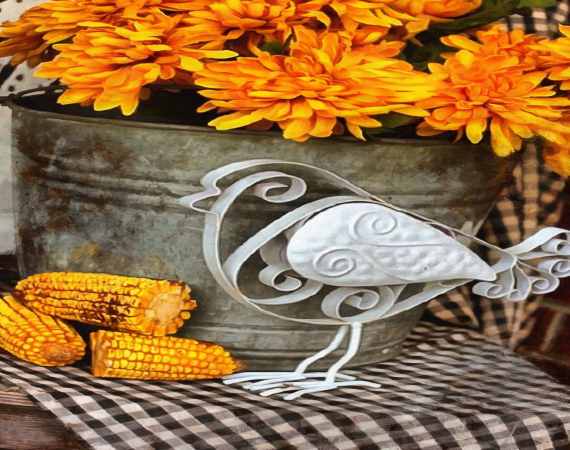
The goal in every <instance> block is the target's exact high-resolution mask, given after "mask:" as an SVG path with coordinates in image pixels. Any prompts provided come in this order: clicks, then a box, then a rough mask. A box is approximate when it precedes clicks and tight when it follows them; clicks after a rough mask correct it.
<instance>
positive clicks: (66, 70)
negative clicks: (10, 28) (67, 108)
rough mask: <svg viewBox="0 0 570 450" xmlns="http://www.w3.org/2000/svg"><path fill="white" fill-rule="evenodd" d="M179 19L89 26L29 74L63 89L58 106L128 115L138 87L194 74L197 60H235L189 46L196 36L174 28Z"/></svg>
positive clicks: (226, 54) (156, 18)
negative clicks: (56, 82) (55, 80)
mask: <svg viewBox="0 0 570 450" xmlns="http://www.w3.org/2000/svg"><path fill="white" fill-rule="evenodd" d="M180 19H181V16H174V17H170V16H166V15H164V14H162V13H155V14H153V15H150V16H147V17H146V18H145V20H131V21H129V23H128V24H127V25H125V26H122V27H116V26H112V25H106V24H104V23H91V26H90V27H89V28H87V29H85V30H81V31H80V32H78V33H77V35H76V36H75V38H74V39H73V43H71V44H58V45H56V46H55V48H56V50H57V51H59V52H60V53H59V55H58V56H57V57H56V58H55V59H54V60H53V61H50V62H46V63H43V64H42V65H41V66H40V68H39V69H38V71H37V72H36V74H35V75H36V76H39V77H44V78H59V79H60V81H61V83H62V84H64V85H66V86H67V87H68V88H67V90H66V91H65V92H64V93H63V94H62V95H61V96H60V97H59V99H58V102H59V103H61V104H64V105H65V104H70V103H81V104H93V106H94V108H95V110H97V111H103V110H107V109H111V108H115V107H120V108H121V111H122V112H123V114H125V115H130V114H132V113H133V112H134V111H135V110H136V108H137V106H138V103H139V99H141V98H144V97H145V96H146V95H147V92H146V91H145V90H144V89H143V87H144V86H146V85H148V84H151V83H155V82H159V81H165V80H174V79H175V77H176V76H177V73H178V72H182V73H183V72H193V71H196V70H199V69H201V68H202V63H201V62H200V61H199V60H200V59H202V58H228V57H233V56H235V53H234V52H232V51H228V50H203V49H197V48H194V47H193V46H194V45H195V44H196V37H195V36H194V35H193V34H192V33H190V32H188V30H187V29H186V28H180V27H178V24H179V22H180Z"/></svg>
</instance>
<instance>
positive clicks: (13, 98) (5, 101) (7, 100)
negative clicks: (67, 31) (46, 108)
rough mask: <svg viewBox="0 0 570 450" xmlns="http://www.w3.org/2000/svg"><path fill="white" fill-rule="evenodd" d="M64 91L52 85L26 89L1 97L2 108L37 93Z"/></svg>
mask: <svg viewBox="0 0 570 450" xmlns="http://www.w3.org/2000/svg"><path fill="white" fill-rule="evenodd" d="M1 1H2V0H0V2H1ZM62 89H63V86H61V85H57V84H50V85H49V86H42V87H38V88H33V89H25V90H23V91H20V92H16V93H15V94H9V95H3V96H0V106H7V107H8V108H11V107H12V105H14V104H15V103H17V100H19V99H21V98H24V97H26V96H28V95H31V94H37V93H42V94H51V93H53V92H57V91H60V90H62Z"/></svg>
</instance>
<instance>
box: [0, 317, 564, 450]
mask: <svg viewBox="0 0 570 450" xmlns="http://www.w3.org/2000/svg"><path fill="white" fill-rule="evenodd" d="M345 372H346V373H348V374H351V375H357V376H359V377H361V378H362V379H365V380H370V381H372V380H373V381H376V382H380V383H382V387H381V388H380V389H378V390H375V391H369V390H365V389H360V388H358V389H357V388H345V389H342V390H339V391H336V392H325V393H320V394H317V395H311V396H306V397H302V398H301V399H298V400H295V401H294V402H285V401H283V400H280V399H279V398H269V399H264V398H262V397H260V396H258V395H256V394H252V393H248V392H245V391H243V390H242V389H240V388H238V387H232V386H224V385H223V384H222V383H221V382H188V383H172V382H171V383H164V382H162V383H161V382H141V381H126V380H117V381H113V380H104V379H97V378H94V377H91V376H90V375H89V374H88V373H87V372H85V371H83V370H81V369H77V368H61V369H46V368H41V367H37V366H32V365H29V364H26V363H23V362H20V361H16V360H15V359H13V358H12V357H10V356H8V355H6V354H0V374H1V375H2V376H3V377H4V378H6V379H9V380H11V382H13V383H15V384H16V385H18V386H20V387H21V388H22V389H23V390H24V391H25V392H27V393H28V394H29V395H30V396H32V397H33V398H34V399H35V400H36V401H37V402H39V403H40V404H41V405H42V406H43V407H44V408H46V409H48V410H50V411H51V412H52V413H54V414H55V415H56V416H57V417H58V418H59V419H60V420H61V421H62V422H63V423H64V424H65V425H67V426H68V427H69V428H70V429H71V430H73V431H75V432H76V433H77V435H78V436H80V437H81V438H82V439H83V440H84V441H85V442H86V443H87V444H89V445H90V446H91V447H93V448H94V449H97V450H99V449H100V450H103V449H105V450H111V449H112V450H122V449H136V450H147V449H148V450H151V449H152V450H162V449H177V450H180V449H197V450H202V449H204V450H206V449H208V450H214V449H215V450H225V449H236V448H239V449H256V450H264V449H303V450H308V449H323V450H329V449H330V450H332V449H347V450H352V449H357V448H358V449H382V450H396V449H403V450H416V449H422V450H436V449H438V450H441V449H447V450H451V449H457V450H458V449H461V450H491V449H516V448H518V449H529V450H530V449H536V450H538V449H541V450H546V449H559V450H562V449H567V448H570V439H569V436H570V390H569V389H568V388H566V387H564V386H561V385H559V384H557V383H556V382H555V381H553V380H552V379H550V378H549V377H548V376H547V375H545V374H544V373H542V372H541V371H540V370H539V369H537V368H535V367H534V366H533V365H532V364H530V363H528V362H526V361H524V360H522V359H521V358H520V357H518V356H516V355H514V354H513V353H511V352H510V351H509V350H505V349H504V348H502V347H500V346H499V345H498V344H494V343H491V342H489V341H488V340H486V339H484V338H483V337H482V336H481V335H478V334H476V333H475V332H471V331H467V330H461V331H458V330H457V329H453V328H445V327H436V326H433V325H427V326H421V327H418V328H417V329H416V330H415V332H414V333H413V334H412V336H411V337H410V338H409V339H408V340H407V341H406V343H405V348H404V352H403V354H402V356H400V357H398V358H396V359H394V360H392V361H389V362H385V363H382V364H378V365H375V366H371V367H365V368H363V369H359V370H357V371H356V370H347V371H345Z"/></svg>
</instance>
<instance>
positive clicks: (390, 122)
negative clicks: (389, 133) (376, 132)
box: [376, 112, 419, 128]
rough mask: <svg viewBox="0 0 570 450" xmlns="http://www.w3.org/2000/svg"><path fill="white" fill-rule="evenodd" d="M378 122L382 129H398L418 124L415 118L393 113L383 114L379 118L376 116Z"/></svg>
mask: <svg viewBox="0 0 570 450" xmlns="http://www.w3.org/2000/svg"><path fill="white" fill-rule="evenodd" d="M376 119H378V120H379V121H380V122H382V128H398V127H403V126H405V125H411V124H413V123H415V122H418V120H419V119H418V118H417V117H412V116H406V115H404V114H398V113H395V112H392V113H388V114H383V115H381V116H376Z"/></svg>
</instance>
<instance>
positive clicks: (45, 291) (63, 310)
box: [14, 272, 196, 336]
mask: <svg viewBox="0 0 570 450" xmlns="http://www.w3.org/2000/svg"><path fill="white" fill-rule="evenodd" d="M14 296H15V297H16V298H18V300H21V301H22V302H24V303H25V304H26V305H28V306H29V307H31V308H33V309H35V310H37V311H40V312H43V313H44V314H49V315H51V316H55V317H60V318H62V319H69V320H76V321H78V322H83V323H88V324H92V325H100V326H104V327H107V328H111V329H114V330H123V331H133V332H137V333H142V334H152V335H156V336H163V335H165V334H172V333H175V332H176V331H177V330H178V328H180V327H181V326H182V324H183V323H184V321H185V320H187V319H189V318H190V311H191V310H193V309H194V308H196V301H195V300H193V299H192V298H190V288H189V287H188V286H187V285H186V284H184V283H182V282H179V281H168V280H153V279H148V278H135V277H126V276H120V275H107V274H99V273H77V272H53V273H42V274H38V275H32V276H30V277H28V278H25V279H24V280H22V281H20V282H19V283H18V284H17V286H16V288H15V290H14Z"/></svg>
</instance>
